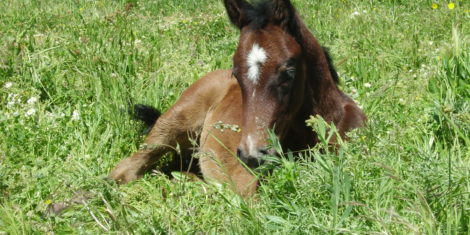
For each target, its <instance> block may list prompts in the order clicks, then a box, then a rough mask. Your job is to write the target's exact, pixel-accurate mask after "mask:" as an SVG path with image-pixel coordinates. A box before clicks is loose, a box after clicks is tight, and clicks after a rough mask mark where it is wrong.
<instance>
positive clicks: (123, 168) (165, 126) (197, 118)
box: [109, 70, 234, 183]
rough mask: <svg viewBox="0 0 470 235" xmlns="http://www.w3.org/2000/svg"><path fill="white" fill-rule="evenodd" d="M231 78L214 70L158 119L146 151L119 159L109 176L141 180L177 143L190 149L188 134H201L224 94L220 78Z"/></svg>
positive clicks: (222, 82)
mask: <svg viewBox="0 0 470 235" xmlns="http://www.w3.org/2000/svg"><path fill="white" fill-rule="evenodd" d="M230 76H231V71H230V70H218V71H214V72H212V73H209V74H208V75H206V76H205V77H203V78H201V79H199V80H198V81H196V82H195V83H194V84H193V85H191V86H190V87H189V88H188V89H186V90H185V91H184V92H183V94H182V95H181V97H180V99H179V100H178V101H177V102H176V104H175V105H173V106H172V107H171V108H170V109H169V110H168V111H167V112H165V113H164V114H163V115H162V116H161V117H160V118H159V119H158V120H157V122H156V124H155V126H154V127H153V128H152V130H151V131H150V133H149V135H148V136H147V137H146V139H145V144H147V146H148V147H149V148H148V149H143V150H139V151H137V152H136V153H135V154H133V155H132V156H131V157H128V158H126V159H124V160H122V161H121V162H120V163H119V164H118V165H117V166H116V168H114V170H113V171H112V172H111V173H110V174H109V177H110V178H111V179H114V180H116V181H117V182H119V183H127V182H129V181H132V180H134V179H137V178H140V177H142V176H143V174H144V173H145V172H147V171H149V170H150V169H151V168H152V167H153V166H154V165H155V163H156V162H157V161H158V160H160V158H161V157H162V156H163V155H164V154H165V153H167V152H169V151H172V150H173V149H174V148H175V147H176V145H177V143H179V144H180V145H182V146H181V147H182V148H183V149H184V148H189V147H191V146H189V144H188V143H189V142H188V133H198V132H200V131H201V129H202V126H203V124H204V120H205V118H206V114H207V112H208V110H209V109H210V108H211V107H212V105H213V104H214V103H217V102H219V101H220V100H221V99H222V98H223V96H224V95H225V93H226V89H227V87H228V86H227V83H229V82H228V81H227V80H226V79H221V78H230ZM233 82H234V81H232V83H233Z"/></svg>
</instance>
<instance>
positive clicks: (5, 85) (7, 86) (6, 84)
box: [3, 82, 13, 89]
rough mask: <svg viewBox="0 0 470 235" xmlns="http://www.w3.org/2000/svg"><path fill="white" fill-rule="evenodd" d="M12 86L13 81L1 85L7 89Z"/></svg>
mask: <svg viewBox="0 0 470 235" xmlns="http://www.w3.org/2000/svg"><path fill="white" fill-rule="evenodd" d="M12 86H13V82H6V83H5V84H4V85H3V87H5V89H8V88H10V87H12Z"/></svg>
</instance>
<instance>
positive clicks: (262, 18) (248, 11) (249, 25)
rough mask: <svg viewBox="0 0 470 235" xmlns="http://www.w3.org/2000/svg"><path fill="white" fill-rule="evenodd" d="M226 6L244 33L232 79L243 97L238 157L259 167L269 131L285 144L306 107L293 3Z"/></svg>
mask: <svg viewBox="0 0 470 235" xmlns="http://www.w3.org/2000/svg"><path fill="white" fill-rule="evenodd" d="M224 3H225V7H226V9H227V13H228V15H229V18H230V20H231V21H232V23H233V24H234V25H235V26H237V27H238V28H239V29H240V41H239V44H238V48H237V50H236V52H235V55H234V57H233V75H234V76H235V77H236V79H237V80H238V83H239V84H240V87H241V90H242V97H243V101H242V103H243V123H242V138H241V142H240V145H239V146H238V151H237V152H238V153H237V154H238V156H239V157H240V159H241V160H243V161H244V162H245V163H246V164H247V165H248V166H250V167H256V166H257V165H258V164H259V163H260V161H261V159H260V158H261V156H263V155H265V154H267V153H268V149H267V145H268V143H267V129H270V128H273V127H274V128H275V133H276V135H277V136H278V137H279V138H280V139H281V140H282V139H283V137H284V136H285V134H286V132H287V129H288V127H289V122H290V121H292V118H293V117H294V116H295V115H296V113H297V112H298V111H299V109H300V106H301V104H302V100H301V99H302V98H303V95H304V90H305V88H304V87H305V80H306V76H305V71H306V68H305V64H304V60H303V58H302V57H303V54H302V46H301V45H300V43H299V39H298V37H299V36H298V34H299V32H298V31H299V29H298V25H297V23H298V22H297V21H298V20H297V19H298V18H297V16H296V13H295V10H294V8H293V6H292V5H291V3H290V1H289V0H273V1H269V2H263V3H258V4H257V5H251V4H249V3H248V2H246V1H245V0H224Z"/></svg>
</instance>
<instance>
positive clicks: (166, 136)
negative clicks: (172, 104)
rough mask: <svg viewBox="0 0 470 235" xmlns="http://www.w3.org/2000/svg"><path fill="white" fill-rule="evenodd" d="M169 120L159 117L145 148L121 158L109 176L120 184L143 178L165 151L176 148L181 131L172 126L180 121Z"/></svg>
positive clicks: (146, 140)
mask: <svg viewBox="0 0 470 235" xmlns="http://www.w3.org/2000/svg"><path fill="white" fill-rule="evenodd" d="M162 118H163V117H162ZM167 120H169V121H170V122H171V121H172V120H171V119H168V118H165V119H159V121H157V123H156V124H155V126H154V127H153V128H152V130H151V131H150V133H149V135H148V136H147V137H146V138H145V141H144V144H145V148H144V149H140V150H139V151H137V152H136V153H134V154H133V155H132V156H130V157H128V158H125V159H123V160H121V162H119V164H118V165H117V166H116V167H115V168H114V170H113V171H111V173H110V174H109V178H111V179H114V180H116V182H118V183H120V184H125V183H128V182H130V181H132V180H135V179H138V178H141V177H142V176H143V175H144V174H145V173H146V172H148V171H150V170H151V169H152V168H153V167H154V166H155V164H156V163H157V161H158V160H160V158H161V157H162V156H163V155H164V154H165V153H167V152H170V151H172V150H174V147H175V146H176V143H177V141H178V140H177V137H178V134H179V133H177V132H178V131H177V129H176V128H175V129H172V128H171V126H173V125H177V124H178V123H166V122H167ZM175 131H176V133H175ZM179 136H181V134H180V135H179Z"/></svg>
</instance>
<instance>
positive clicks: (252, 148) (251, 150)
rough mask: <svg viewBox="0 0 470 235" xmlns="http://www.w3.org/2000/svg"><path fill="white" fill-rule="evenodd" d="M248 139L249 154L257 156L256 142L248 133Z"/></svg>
mask: <svg viewBox="0 0 470 235" xmlns="http://www.w3.org/2000/svg"><path fill="white" fill-rule="evenodd" d="M246 141H247V142H248V154H249V155H250V156H253V157H257V156H258V154H257V151H256V146H255V143H254V142H253V139H252V138H251V135H248V137H247V139H246Z"/></svg>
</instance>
